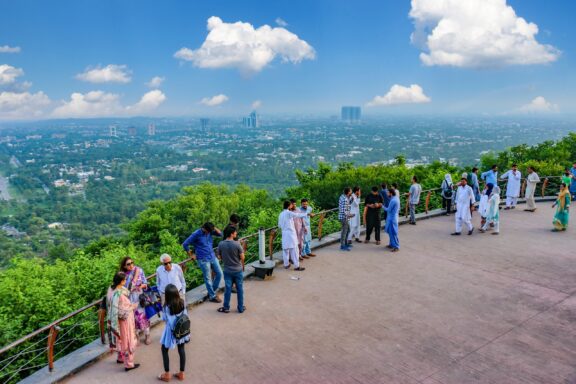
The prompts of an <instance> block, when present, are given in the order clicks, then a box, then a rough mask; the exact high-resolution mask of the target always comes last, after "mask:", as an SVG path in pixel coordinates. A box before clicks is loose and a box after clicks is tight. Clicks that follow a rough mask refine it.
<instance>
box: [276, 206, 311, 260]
mask: <svg viewBox="0 0 576 384" xmlns="http://www.w3.org/2000/svg"><path fill="white" fill-rule="evenodd" d="M293 205H294V203H292V202H290V201H285V202H284V210H283V211H282V213H280V216H278V227H279V228H280V229H281V230H282V258H283V259H284V268H286V269H288V268H290V260H292V264H294V267H295V268H294V270H295V271H303V270H304V269H305V268H304V267H300V260H299V255H298V235H297V233H296V228H295V227H294V219H303V218H304V217H306V216H308V214H307V213H300V212H293V211H291V210H290V209H292V206H293Z"/></svg>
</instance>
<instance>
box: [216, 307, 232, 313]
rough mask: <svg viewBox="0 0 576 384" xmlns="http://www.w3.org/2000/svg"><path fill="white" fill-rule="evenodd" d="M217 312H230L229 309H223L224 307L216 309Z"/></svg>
mask: <svg viewBox="0 0 576 384" xmlns="http://www.w3.org/2000/svg"><path fill="white" fill-rule="evenodd" d="M218 312H220V313H229V312H230V309H228V308H224V307H220V308H218Z"/></svg>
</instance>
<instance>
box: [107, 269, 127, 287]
mask: <svg viewBox="0 0 576 384" xmlns="http://www.w3.org/2000/svg"><path fill="white" fill-rule="evenodd" d="M125 278H126V274H125V273H124V272H116V274H115V275H114V278H113V279H112V285H111V286H110V288H112V289H114V288H116V287H117V286H119V285H120V283H121V282H122V280H124V279H125Z"/></svg>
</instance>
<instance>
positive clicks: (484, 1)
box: [410, 0, 560, 68]
mask: <svg viewBox="0 0 576 384" xmlns="http://www.w3.org/2000/svg"><path fill="white" fill-rule="evenodd" d="M410 17H411V18H412V19H413V20H414V24H415V31H414V33H413V34H412V42H413V43H414V44H416V45H418V46H420V47H421V48H422V50H423V51H424V52H423V53H421V54H420V60H421V61H422V63H424V64H425V65H429V66H432V65H447V66H455V67H476V68H478V67H498V66H506V65H528V64H543V63H550V62H553V61H555V60H556V59H558V57H559V55H560V51H559V50H558V49H556V48H554V47H553V46H551V45H546V44H540V43H539V42H538V41H537V40H536V35H537V34H538V26H537V25H536V24H534V23H530V22H527V21H526V20H525V19H523V18H522V17H519V16H517V15H516V12H515V11H514V9H513V8H512V7H511V6H509V5H507V4H506V0H412V8H411V10H410Z"/></svg>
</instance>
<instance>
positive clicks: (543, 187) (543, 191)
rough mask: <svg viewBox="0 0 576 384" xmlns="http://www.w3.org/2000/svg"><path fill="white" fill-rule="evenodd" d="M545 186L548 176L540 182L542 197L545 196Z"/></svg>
mask: <svg viewBox="0 0 576 384" xmlns="http://www.w3.org/2000/svg"><path fill="white" fill-rule="evenodd" d="M547 186H548V178H545V179H544V183H543V184H542V197H544V196H545V193H546V187H547Z"/></svg>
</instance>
